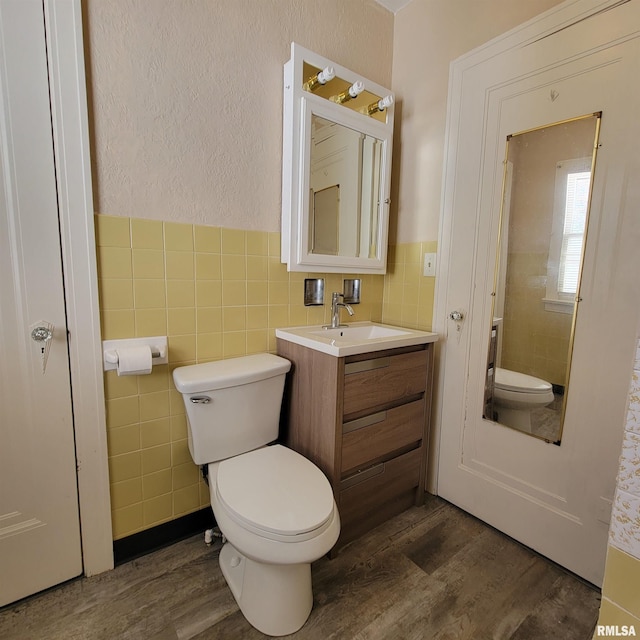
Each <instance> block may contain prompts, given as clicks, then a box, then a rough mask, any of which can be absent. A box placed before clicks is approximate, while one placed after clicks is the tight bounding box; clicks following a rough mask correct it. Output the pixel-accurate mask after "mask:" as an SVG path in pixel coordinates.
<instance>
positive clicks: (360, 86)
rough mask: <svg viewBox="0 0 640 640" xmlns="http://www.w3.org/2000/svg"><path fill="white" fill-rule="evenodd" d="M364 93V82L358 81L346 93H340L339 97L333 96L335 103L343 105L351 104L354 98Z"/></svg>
mask: <svg viewBox="0 0 640 640" xmlns="http://www.w3.org/2000/svg"><path fill="white" fill-rule="evenodd" d="M363 91H364V82H362V80H356V82H354V83H353V84H352V85H351V86H350V87H349V88H348V89H347V90H346V91H343V92H342V93H339V94H338V95H337V96H331V100H332V101H333V102H337V103H338V104H343V103H345V102H349V100H351V99H352V98H356V97H357V96H359V95H360V94H361V93H362V92H363Z"/></svg>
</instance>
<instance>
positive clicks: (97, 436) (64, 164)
mask: <svg viewBox="0 0 640 640" xmlns="http://www.w3.org/2000/svg"><path fill="white" fill-rule="evenodd" d="M44 8H45V30H46V34H47V56H48V63H49V78H50V91H51V110H52V126H53V139H54V147H55V162H56V172H57V175H56V180H57V187H58V199H59V211H60V228H61V242H62V264H63V269H64V285H65V292H66V293H65V295H66V309H67V319H68V329H69V351H70V365H71V387H72V396H73V397H72V404H73V414H74V427H75V438H76V455H77V467H78V491H79V503H80V522H81V527H82V553H83V564H84V573H85V575H94V574H96V573H100V572H102V571H106V570H108V569H112V568H113V539H112V533H111V502H110V494H109V469H108V457H107V431H106V417H105V403H104V387H103V374H102V353H101V335H100V311H99V305H98V276H97V273H98V272H97V266H96V249H95V233H94V215H93V214H94V212H93V191H92V184H91V158H90V148H89V126H88V114H87V98H86V79H85V66H84V51H83V38H82V13H81V7H80V0H44Z"/></svg>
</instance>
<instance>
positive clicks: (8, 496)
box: [0, 0, 82, 606]
mask: <svg viewBox="0 0 640 640" xmlns="http://www.w3.org/2000/svg"><path fill="white" fill-rule="evenodd" d="M45 46H46V45H45V33H44V16H43V5H42V1H41V0H19V1H16V0H13V1H11V0H1V1H0V131H1V136H0V143H1V147H0V354H1V358H0V375H1V377H0V576H1V578H0V606H1V605H4V604H7V603H9V602H13V601H15V600H17V599H19V598H22V597H24V596H27V595H30V594H32V593H35V592H37V591H40V590H42V589H45V588H47V587H50V586H52V585H55V584H58V583H60V582H62V581H64V580H67V579H69V578H72V577H75V576H78V575H80V574H81V573H82V555H81V547H80V525H79V514H78V494H77V480H76V460H75V450H74V432H73V420H72V411H71V388H70V381H69V358H68V349H67V329H66V321H65V304H64V290H63V279H62V268H61V257H60V232H59V229H58V209H57V196H56V181H55V166H54V155H53V142H52V129H51V113H50V107H49V91H48V75H47V58H46V49H45ZM41 325H42V326H45V325H46V326H52V327H53V334H52V339H51V340H50V341H46V342H44V343H38V342H36V341H35V340H33V339H32V338H31V332H32V330H33V329H34V328H35V327H37V326H41ZM42 345H44V346H45V351H47V352H48V353H47V361H46V368H45V369H44V370H43V358H42V355H43V354H42Z"/></svg>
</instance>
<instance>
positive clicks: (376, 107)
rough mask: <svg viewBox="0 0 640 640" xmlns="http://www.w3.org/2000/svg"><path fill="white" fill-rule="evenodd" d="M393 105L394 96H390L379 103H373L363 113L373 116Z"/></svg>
mask: <svg viewBox="0 0 640 640" xmlns="http://www.w3.org/2000/svg"><path fill="white" fill-rule="evenodd" d="M392 104H393V96H392V95H388V96H385V97H384V98H382V100H378V102H372V103H371V104H370V105H368V106H367V107H365V108H364V109H363V112H364V113H366V114H367V115H368V116H372V115H373V114H374V113H377V112H378V111H384V110H385V109H387V108H388V107H390V106H391V105H392Z"/></svg>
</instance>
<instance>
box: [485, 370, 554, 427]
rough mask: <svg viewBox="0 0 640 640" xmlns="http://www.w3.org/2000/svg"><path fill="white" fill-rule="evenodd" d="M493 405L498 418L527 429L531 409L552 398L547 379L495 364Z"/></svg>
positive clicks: (500, 420) (551, 389) (547, 402)
mask: <svg viewBox="0 0 640 640" xmlns="http://www.w3.org/2000/svg"><path fill="white" fill-rule="evenodd" d="M493 390H494V393H493V398H494V408H495V411H496V413H497V414H498V422H499V423H500V424H504V425H506V426H508V427H513V428H514V429H519V430H520V431H524V432H526V433H531V410H532V409H538V408H540V407H545V406H547V405H549V404H551V403H552V402H553V387H552V385H551V383H550V382H547V381H546V380H541V379H540V378H536V377H534V376H529V375H527V374H525V373H520V372H518V371H510V370H509V369H501V368H499V367H498V368H496V372H495V378H494V387H493Z"/></svg>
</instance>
